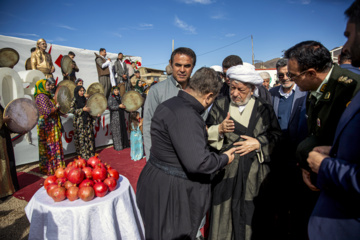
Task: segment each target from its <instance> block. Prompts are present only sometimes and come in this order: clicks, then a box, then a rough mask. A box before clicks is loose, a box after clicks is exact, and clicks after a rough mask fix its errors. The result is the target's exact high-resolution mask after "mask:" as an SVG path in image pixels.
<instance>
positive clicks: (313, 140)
mask: <svg viewBox="0 0 360 240" xmlns="http://www.w3.org/2000/svg"><path fill="white" fill-rule="evenodd" d="M359 82H360V75H357V74H355V73H353V72H351V71H348V70H346V69H342V68H340V67H339V66H338V65H334V68H333V70H332V73H331V75H330V77H329V80H328V82H327V83H326V84H324V85H323V86H322V88H321V90H320V91H321V92H322V95H321V97H320V99H319V100H316V98H315V97H314V96H312V95H311V94H308V96H307V102H306V113H307V123H308V130H309V132H308V133H309V134H308V137H307V138H306V139H305V140H304V141H302V142H301V143H300V144H299V146H298V148H297V157H298V161H299V162H300V165H301V167H302V168H305V169H308V170H310V169H309V167H308V164H307V161H306V160H307V157H308V154H309V152H310V151H312V149H313V148H314V147H316V146H323V145H327V146H330V145H332V143H333V140H334V135H335V130H336V126H337V125H338V122H339V120H340V117H341V114H342V113H343V112H344V110H345V109H346V107H347V106H348V105H349V103H350V101H351V99H352V98H353V97H354V95H355V94H356V92H357V91H358V88H359V87H360V86H359Z"/></svg>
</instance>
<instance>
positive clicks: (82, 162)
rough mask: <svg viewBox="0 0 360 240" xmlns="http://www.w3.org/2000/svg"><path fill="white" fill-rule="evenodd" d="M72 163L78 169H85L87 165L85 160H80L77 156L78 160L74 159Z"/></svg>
mask: <svg viewBox="0 0 360 240" xmlns="http://www.w3.org/2000/svg"><path fill="white" fill-rule="evenodd" d="M74 162H75V165H76V166H77V167H78V168H82V167H86V165H87V164H86V160H85V159H83V158H81V157H80V156H78V159H75V160H74Z"/></svg>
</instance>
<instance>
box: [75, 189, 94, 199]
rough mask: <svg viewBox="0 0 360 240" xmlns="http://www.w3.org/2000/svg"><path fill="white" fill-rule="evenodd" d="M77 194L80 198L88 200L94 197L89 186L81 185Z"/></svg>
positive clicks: (92, 190)
mask: <svg viewBox="0 0 360 240" xmlns="http://www.w3.org/2000/svg"><path fill="white" fill-rule="evenodd" d="M78 196H79V198H81V200H83V201H85V202H88V201H90V200H92V199H93V198H94V197H95V191H94V189H93V188H92V187H90V186H87V187H82V188H80V189H79V192H78Z"/></svg>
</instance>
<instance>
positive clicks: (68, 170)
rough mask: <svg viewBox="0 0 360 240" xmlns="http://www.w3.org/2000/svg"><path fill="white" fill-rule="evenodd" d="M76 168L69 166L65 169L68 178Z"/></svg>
mask: <svg viewBox="0 0 360 240" xmlns="http://www.w3.org/2000/svg"><path fill="white" fill-rule="evenodd" d="M74 168H75V167H74V166H69V165H68V166H67V167H66V168H65V177H66V178H67V177H68V174H69V172H70V171H71V170H73V169H74Z"/></svg>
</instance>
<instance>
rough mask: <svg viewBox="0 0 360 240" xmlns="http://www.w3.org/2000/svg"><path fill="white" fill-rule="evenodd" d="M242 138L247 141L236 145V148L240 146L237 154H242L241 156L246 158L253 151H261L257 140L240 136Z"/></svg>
mask: <svg viewBox="0 0 360 240" xmlns="http://www.w3.org/2000/svg"><path fill="white" fill-rule="evenodd" d="M240 137H241V138H243V139H245V140H244V141H239V142H236V143H234V146H239V147H237V148H236V152H235V153H240V156H244V155H246V154H248V153H250V152H252V151H255V150H259V149H260V143H259V141H258V140H257V139H256V138H253V137H249V136H246V135H240Z"/></svg>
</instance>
